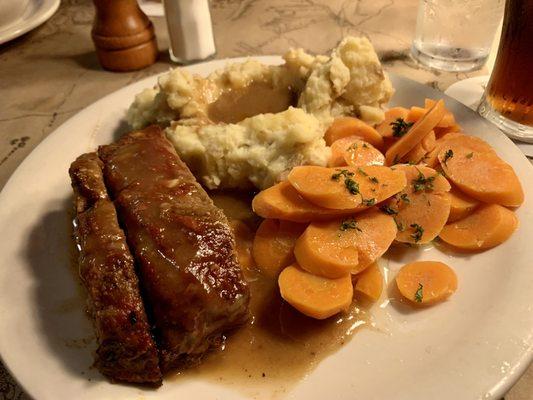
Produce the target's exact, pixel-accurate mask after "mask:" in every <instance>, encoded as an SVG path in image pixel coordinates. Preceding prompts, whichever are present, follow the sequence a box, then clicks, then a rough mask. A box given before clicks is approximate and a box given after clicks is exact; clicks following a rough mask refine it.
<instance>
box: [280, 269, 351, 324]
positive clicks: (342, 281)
mask: <svg viewBox="0 0 533 400" xmlns="http://www.w3.org/2000/svg"><path fill="white" fill-rule="evenodd" d="M278 284H279V291H280V293H281V297H282V298H283V299H284V300H285V301H286V302H287V303H289V304H290V305H291V306H293V307H294V308H295V309H297V310H298V311H300V312H301V313H302V314H304V315H307V316H308V317H311V318H316V319H326V318H328V317H331V316H333V315H335V314H337V313H339V312H341V311H343V310H347V309H348V307H350V304H351V303H352V297H353V286H352V280H351V278H350V275H345V276H344V277H342V278H338V279H328V278H323V277H320V276H315V275H312V274H310V273H308V272H305V271H303V270H302V269H300V268H299V267H298V265H297V264H293V265H291V266H289V267H287V268H285V269H284V270H283V271H281V274H280V275H279V278H278Z"/></svg>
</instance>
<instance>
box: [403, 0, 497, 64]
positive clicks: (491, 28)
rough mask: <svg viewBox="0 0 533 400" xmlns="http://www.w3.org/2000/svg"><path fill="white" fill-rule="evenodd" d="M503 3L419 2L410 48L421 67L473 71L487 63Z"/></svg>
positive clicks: (476, 0) (483, 0) (491, 0)
mask: <svg viewBox="0 0 533 400" xmlns="http://www.w3.org/2000/svg"><path fill="white" fill-rule="evenodd" d="M504 5H505V0H420V3H419V5H418V16H417V20H416V33H415V38H414V41H413V45H412V47H411V53H412V54H413V57H414V58H415V59H416V60H418V61H419V62H421V63H422V64H424V65H426V66H428V67H431V68H435V69H439V70H444V71H457V72H460V71H461V72H465V71H473V70H476V69H479V68H481V67H482V66H483V64H484V63H485V62H486V61H487V57H488V55H489V52H490V47H491V44H492V41H493V39H494V35H495V33H496V30H497V29H498V26H499V24H500V21H501V20H502V16H503V7H504Z"/></svg>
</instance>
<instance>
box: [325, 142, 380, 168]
mask: <svg viewBox="0 0 533 400" xmlns="http://www.w3.org/2000/svg"><path fill="white" fill-rule="evenodd" d="M384 162H385V156H383V154H382V153H381V152H380V151H379V150H378V149H376V148H375V147H374V146H372V145H371V144H370V143H367V142H365V141H364V140H361V139H359V137H357V136H348V137H345V138H342V139H339V140H336V141H335V142H334V143H333V144H332V145H331V159H330V161H329V164H328V165H329V166H330V167H342V166H346V165H349V166H351V167H362V166H364V165H383V163H384Z"/></svg>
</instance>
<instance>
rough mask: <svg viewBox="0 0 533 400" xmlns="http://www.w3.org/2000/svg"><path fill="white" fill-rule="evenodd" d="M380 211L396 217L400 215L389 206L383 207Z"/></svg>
mask: <svg viewBox="0 0 533 400" xmlns="http://www.w3.org/2000/svg"><path fill="white" fill-rule="evenodd" d="M379 209H380V210H381V211H383V212H384V213H385V214H387V215H396V214H398V211H396V210H395V209H394V208H392V207H390V206H387V205H382V206H381V207H380V208H379Z"/></svg>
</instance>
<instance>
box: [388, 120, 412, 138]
mask: <svg viewBox="0 0 533 400" xmlns="http://www.w3.org/2000/svg"><path fill="white" fill-rule="evenodd" d="M413 124H414V122H405V121H404V119H403V118H396V121H393V122H391V123H390V126H392V136H394V137H402V136H404V135H405V134H406V133H407V131H409V129H410V128H411V127H412V126H413Z"/></svg>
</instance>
